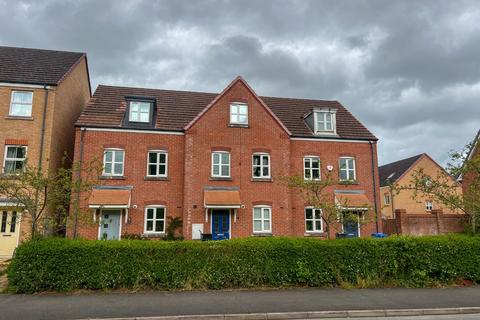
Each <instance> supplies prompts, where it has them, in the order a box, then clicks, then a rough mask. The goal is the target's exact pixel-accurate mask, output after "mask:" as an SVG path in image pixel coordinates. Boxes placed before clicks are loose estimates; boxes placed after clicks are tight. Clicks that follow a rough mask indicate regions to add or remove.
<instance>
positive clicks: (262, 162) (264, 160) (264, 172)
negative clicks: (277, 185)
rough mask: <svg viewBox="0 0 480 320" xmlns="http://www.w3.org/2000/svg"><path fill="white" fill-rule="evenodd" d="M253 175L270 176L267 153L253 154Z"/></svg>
mask: <svg viewBox="0 0 480 320" xmlns="http://www.w3.org/2000/svg"><path fill="white" fill-rule="evenodd" d="M252 169H253V177H254V178H269V177H270V156H269V155H268V154H259V155H253V168H252Z"/></svg>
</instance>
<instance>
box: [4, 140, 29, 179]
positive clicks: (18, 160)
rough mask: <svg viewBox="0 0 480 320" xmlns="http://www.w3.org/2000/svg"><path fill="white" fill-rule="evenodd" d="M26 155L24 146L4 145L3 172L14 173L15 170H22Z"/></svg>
mask: <svg viewBox="0 0 480 320" xmlns="http://www.w3.org/2000/svg"><path fill="white" fill-rule="evenodd" d="M26 157H27V147H26V146H6V147H5V160H4V163H3V173H5V174H15V172H18V171H21V170H23V168H24V166H25V159H26Z"/></svg>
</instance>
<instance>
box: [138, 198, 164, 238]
mask: <svg viewBox="0 0 480 320" xmlns="http://www.w3.org/2000/svg"><path fill="white" fill-rule="evenodd" d="M148 209H154V212H153V219H147V217H148ZM157 209H163V219H156V218H157ZM157 220H160V221H162V220H163V231H155V225H156V221H157ZM148 221H152V222H153V226H152V227H153V230H150V231H149V230H147V222H148ZM166 228H167V208H166V207H165V206H163V205H151V206H146V207H145V216H144V225H143V233H144V234H164V233H165V230H166Z"/></svg>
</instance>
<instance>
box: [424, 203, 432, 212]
mask: <svg viewBox="0 0 480 320" xmlns="http://www.w3.org/2000/svg"><path fill="white" fill-rule="evenodd" d="M425 210H426V211H432V210H433V202H432V201H425Z"/></svg>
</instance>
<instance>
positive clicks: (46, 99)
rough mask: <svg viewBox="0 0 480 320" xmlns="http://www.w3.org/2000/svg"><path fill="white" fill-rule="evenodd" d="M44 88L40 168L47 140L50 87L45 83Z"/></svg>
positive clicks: (40, 167)
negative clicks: (46, 129)
mask: <svg viewBox="0 0 480 320" xmlns="http://www.w3.org/2000/svg"><path fill="white" fill-rule="evenodd" d="M43 90H44V91H45V100H44V103H43V116H42V131H41V133H40V150H39V151H40V154H39V157H38V170H42V162H43V144H44V141H45V127H46V122H47V106H48V88H47V85H46V84H44V85H43Z"/></svg>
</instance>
